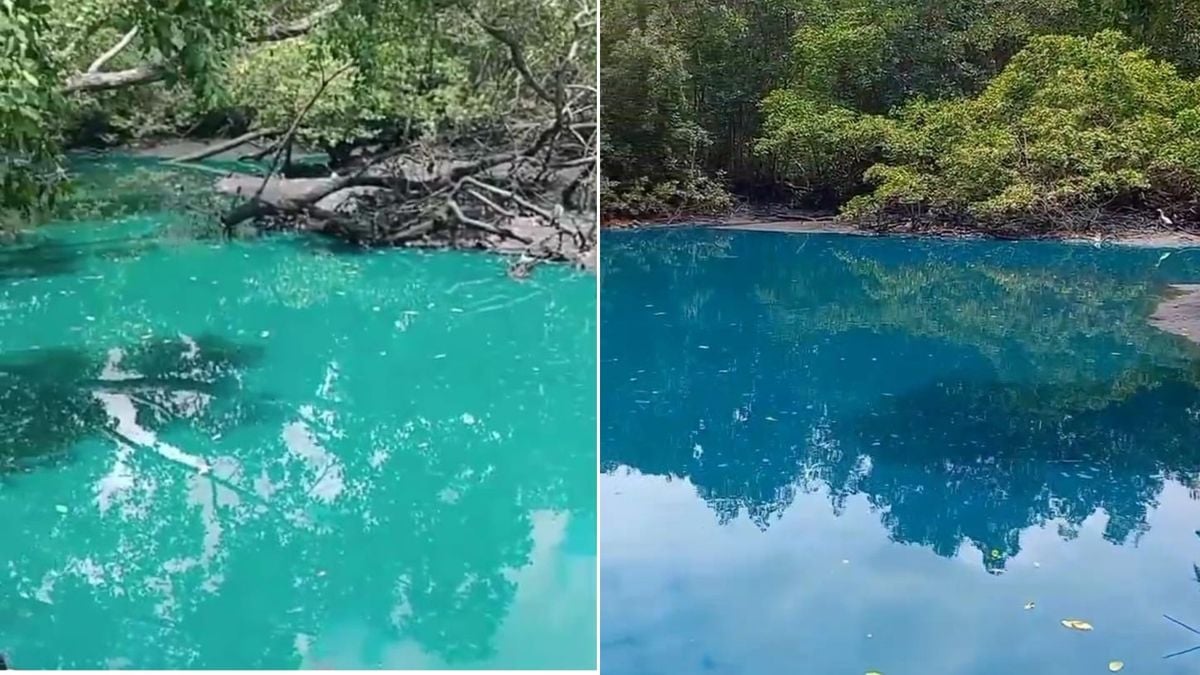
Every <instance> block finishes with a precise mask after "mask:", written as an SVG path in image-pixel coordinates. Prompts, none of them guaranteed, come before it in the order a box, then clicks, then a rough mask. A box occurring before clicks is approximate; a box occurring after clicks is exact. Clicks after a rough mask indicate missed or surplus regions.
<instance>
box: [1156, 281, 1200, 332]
mask: <svg viewBox="0 0 1200 675" xmlns="http://www.w3.org/2000/svg"><path fill="white" fill-rule="evenodd" d="M1149 322H1150V325H1151V326H1154V327H1155V328H1157V329H1159V330H1161V331H1164V332H1167V333H1171V334H1172V335H1178V336H1180V337H1183V338H1185V339H1187V340H1188V341H1190V342H1192V343H1194V344H1197V345H1200V284H1171V285H1170V286H1168V287H1167V290H1166V292H1165V293H1164V295H1163V299H1162V300H1161V301H1160V302H1159V303H1158V306H1157V307H1155V308H1154V313H1153V314H1151V315H1150V319H1149Z"/></svg>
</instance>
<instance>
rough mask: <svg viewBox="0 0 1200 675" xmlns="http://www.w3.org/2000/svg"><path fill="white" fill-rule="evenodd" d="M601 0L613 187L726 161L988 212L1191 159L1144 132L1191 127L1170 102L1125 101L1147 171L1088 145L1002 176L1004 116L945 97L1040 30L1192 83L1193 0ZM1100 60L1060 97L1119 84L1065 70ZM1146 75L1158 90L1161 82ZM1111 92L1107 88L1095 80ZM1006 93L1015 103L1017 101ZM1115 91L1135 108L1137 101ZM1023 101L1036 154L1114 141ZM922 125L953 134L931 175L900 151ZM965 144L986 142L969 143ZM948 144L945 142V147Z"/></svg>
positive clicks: (732, 175) (827, 187)
mask: <svg viewBox="0 0 1200 675" xmlns="http://www.w3.org/2000/svg"><path fill="white" fill-rule="evenodd" d="M604 10H605V11H604V13H603V18H602V20H603V25H602V41H603V43H604V51H603V60H602V64H601V68H602V79H603V82H604V110H603V116H604V127H605V136H604V138H605V142H606V145H605V147H604V151H603V159H604V170H605V175H606V176H608V177H609V178H613V179H615V180H616V181H618V182H619V183H620V184H621V185H625V186H632V185H635V184H636V183H635V182H633V181H634V179H636V178H637V177H639V176H645V177H647V178H648V179H649V182H650V183H651V184H653V183H659V182H663V181H667V180H687V179H688V177H689V176H692V175H699V174H706V173H709V174H711V173H712V172H715V171H719V170H723V171H725V172H726V174H727V176H728V177H729V180H730V182H731V184H732V185H733V186H734V187H735V189H738V190H744V191H754V190H760V189H774V188H775V187H776V186H786V187H788V188H790V189H791V190H792V191H793V193H794V194H795V195H796V196H797V197H798V198H800V199H801V200H806V201H808V202H810V203H819V204H825V205H833V204H844V203H845V202H846V201H847V200H849V199H851V198H852V197H854V196H855V195H860V194H862V193H864V192H866V191H869V190H870V186H871V185H883V186H886V187H885V188H884V189H883V190H882V191H881V192H879V193H878V194H877V196H880V197H882V196H883V195H886V198H887V199H893V198H895V199H900V200H909V199H918V200H920V196H921V195H926V194H929V193H930V191H947V192H948V193H953V194H954V195H956V197H955V199H957V200H959V201H963V200H965V201H963V203H964V204H966V203H970V204H982V203H983V202H985V201H989V200H993V199H994V200H996V201H995V202H994V204H995V205H996V206H997V207H1000V206H1002V205H1003V204H1005V203H1010V202H1011V203H1026V204H1028V203H1030V198H1028V195H1029V194H1031V193H1035V192H1037V193H1038V194H1039V195H1040V194H1041V193H1040V192H1039V190H1040V188H1041V186H1044V185H1049V184H1051V183H1053V184H1054V185H1055V188H1054V190H1055V195H1056V196H1055V198H1054V199H1055V200H1057V203H1066V202H1069V201H1070V198H1069V197H1070V195H1080V194H1102V193H1103V194H1114V193H1115V194H1127V193H1128V192H1129V190H1131V189H1133V187H1134V186H1141V187H1138V188H1137V189H1148V188H1149V189H1161V188H1162V186H1163V183H1164V181H1165V182H1172V181H1174V183H1175V185H1174V186H1173V187H1172V189H1173V190H1175V191H1177V192H1178V191H1181V190H1183V189H1184V188H1185V187H1186V186H1187V185H1188V181H1190V180H1191V178H1190V174H1189V173H1188V172H1187V171H1186V170H1183V169H1181V168H1180V167H1186V166H1188V162H1187V161H1186V160H1185V157H1184V156H1185V155H1187V154H1188V153H1190V152H1191V150H1190V149H1189V148H1187V147H1184V145H1186V144H1183V145H1179V146H1173V147H1168V146H1165V145H1162V144H1160V143H1158V142H1157V141H1156V140H1155V139H1157V138H1160V137H1162V136H1163V135H1164V134H1167V133H1169V132H1182V131H1183V130H1185V128H1187V124H1188V122H1187V119H1188V114H1189V113H1187V112H1185V111H1183V110H1182V109H1179V110H1176V109H1170V110H1167V111H1166V112H1163V109H1161V107H1155V105H1157V104H1147V107H1145V109H1144V112H1145V113H1146V114H1145V115H1140V116H1139V115H1131V113H1130V112H1129V109H1124V111H1123V113H1124V114H1126V116H1132V117H1140V120H1139V121H1138V122H1136V123H1134V122H1132V121H1130V122H1128V124H1124V123H1123V124H1124V126H1122V129H1121V131H1122V132H1123V133H1127V134H1131V135H1132V136H1131V137H1130V138H1128V139H1125V141H1124V142H1125V144H1126V145H1127V146H1129V147H1128V148H1126V149H1128V150H1130V151H1132V152H1138V151H1139V148H1140V151H1143V152H1155V153H1161V154H1160V156H1159V158H1158V159H1157V160H1156V162H1157V164H1156V165H1155V166H1154V167H1150V166H1149V165H1147V164H1145V162H1142V160H1141V159H1138V158H1137V157H1133V158H1131V159H1130V160H1129V164H1130V166H1129V167H1126V166H1124V165H1122V163H1121V162H1117V161H1108V162H1107V163H1104V162H1101V164H1103V166H1104V167H1105V168H1104V170H1101V169H1100V168H1097V166H1096V165H1095V162H1096V161H1098V158H1097V157H1092V158H1091V159H1088V160H1078V161H1076V159H1075V158H1074V157H1059V158H1057V159H1052V158H1049V157H1047V158H1045V159H1046V161H1047V162H1048V163H1050V164H1054V163H1055V162H1057V164H1055V166H1057V167H1058V170H1059V172H1060V175H1059V176H1058V178H1054V177H1052V176H1039V177H1038V178H1037V179H1036V180H1033V181H1024V182H1022V181H1016V182H1015V183H1014V182H1011V181H1010V180H1009V177H1008V176H1009V174H1010V173H1011V170H1012V169H1013V165H1012V164H1011V160H1012V156H1011V155H1010V154H1009V153H1006V152H1004V151H1002V148H1003V147H1005V144H1006V143H1008V141H1009V140H1010V139H1006V137H1005V134H1006V133H1011V132H1012V131H1013V130H1012V129H1008V130H1007V131H1006V130H1005V126H1004V125H1003V124H1001V125H999V127H990V126H988V125H987V124H983V125H982V126H980V127H979V128H971V129H960V128H958V127H957V126H955V125H956V124H958V121H961V120H959V118H963V117H967V118H969V117H973V116H975V114H976V113H975V112H973V111H967V110H966V109H965V108H963V107H962V105H960V104H959V103H956V102H960V101H962V100H965V98H966V97H976V96H982V95H983V92H984V91H985V90H989V91H990V87H992V86H993V84H994V81H997V78H1000V77H1002V76H1001V72H1002V71H1005V68H1006V67H1008V66H1009V64H1010V62H1011V61H1012V60H1013V59H1014V58H1019V57H1017V55H1018V54H1021V53H1023V50H1025V49H1026V47H1027V46H1030V45H1041V44H1050V43H1043V42H1042V41H1043V40H1047V39H1048V40H1054V39H1063V40H1071V39H1075V40H1083V39H1085V38H1091V37H1092V36H1095V35H1097V34H1104V35H1112V34H1109V33H1105V31H1111V30H1115V31H1119V32H1120V33H1121V34H1124V35H1125V36H1127V39H1128V40H1130V43H1129V44H1128V45H1127V46H1126V47H1123V48H1122V49H1120V50H1119V52H1120V53H1125V52H1134V51H1137V50H1138V49H1141V50H1144V52H1143V53H1142V60H1144V61H1147V62H1151V61H1154V62H1159V63H1163V64H1171V65H1173V66H1174V67H1175V69H1176V72H1177V73H1178V75H1173V77H1175V78H1177V79H1178V82H1183V83H1184V85H1185V86H1184V87H1183V90H1190V87H1191V84H1190V83H1188V82H1187V80H1188V78H1191V77H1194V76H1195V75H1196V74H1197V73H1200V3H1197V2H1191V1H1190V0H1165V1H1163V2H1147V1H1146V0H748V1H746V2H739V3H727V2H723V1H722V2H717V1H715V0H701V1H700V2H695V1H692V2H682V1H680V0H611V1H609V0H605V5H604ZM1054 36H1058V38H1055V37H1054ZM1096 39H1099V40H1111V39H1113V38H1112V37H1111V36H1110V37H1106V38H1096ZM1064 44H1066V43H1064ZM1071 44H1079V43H1071ZM1031 49H1035V51H1034V52H1029V53H1030V54H1042V53H1043V52H1040V51H1036V50H1038V49H1041V50H1043V51H1044V50H1045V49H1046V48H1045V47H1036V46H1034V47H1031ZM1047 56H1048V57H1053V56H1054V55H1052V54H1047ZM1024 58H1025V59H1026V60H1032V59H1035V58H1037V56H1028V57H1024ZM1105 67H1107V66H1106V65H1105V63H1104V62H1103V60H1102V59H1100V60H1090V61H1089V60H1084V61H1080V62H1078V63H1075V65H1073V66H1072V69H1073V74H1072V75H1071V77H1072V78H1075V81H1073V82H1063V83H1062V89H1061V91H1059V92H1058V94H1059V95H1061V96H1064V97H1067V98H1071V97H1076V98H1083V99H1085V100H1086V99H1088V98H1090V97H1091V96H1092V93H1091V92H1090V90H1089V89H1088V88H1089V87H1091V86H1108V85H1112V86H1118V83H1117V82H1115V81H1111V82H1107V84H1105V82H1106V78H1107V76H1106V75H1105V74H1104V73H1102V72H1101V73H1097V74H1096V75H1095V76H1094V77H1093V76H1091V75H1084V74H1081V73H1080V72H1079V71H1080V70H1081V69H1082V70H1086V69H1090V68H1098V69H1103V68H1105ZM1130 67H1132V66H1130ZM1157 72H1159V73H1160V76H1162V77H1166V75H1162V72H1165V71H1157ZM1009 77H1010V79H1012V76H1009ZM1131 77H1132V76H1131ZM1135 79H1136V78H1135ZM1178 82H1176V84H1178ZM1160 85H1161V86H1159V90H1160V91H1162V90H1164V89H1171V88H1172V87H1174V86H1175V84H1167V83H1166V82H1163V83H1160ZM1014 86H1015V85H1014ZM1146 86H1148V87H1149V86H1151V84H1150V83H1146ZM1052 89H1053V88H1052V87H1046V88H1043V94H1044V95H1045V96H1051V95H1053V94H1052V92H1051V90H1052ZM1113 95H1118V94H1117V92H1114V91H1107V92H1104V93H1102V96H1113ZM991 97H992V98H996V97H1000V98H1003V96H1002V95H1000V94H998V93H997V94H991ZM947 102H949V103H947ZM1009 103H1010V104H1011V105H1013V106H1016V107H1017V108H1021V104H1020V103H1019V101H1017V100H1016V99H1013V100H1012V101H1010V102H1009ZM1126 103H1127V104H1129V105H1133V106H1138V105H1141V102H1139V101H1137V100H1134V99H1130V100H1128V101H1126ZM945 105H949V106H950V108H948V109H947V108H944V106H945ZM978 105H986V103H979V104H978ZM1034 107H1039V106H1034ZM1042 107H1044V106H1042ZM1167 108H1171V107H1170V106H1167ZM1021 110H1024V109H1023V108H1021ZM1155 111H1157V113H1156V112H1155ZM1027 112H1029V114H1030V115H1031V117H1030V119H1027V120H1025V122H1024V123H1023V126H1022V129H1024V127H1025V126H1030V127H1031V128H1033V127H1036V128H1038V129H1042V130H1044V131H1045V132H1046V134H1047V135H1046V137H1045V143H1042V144H1040V145H1039V146H1038V147H1036V148H1034V149H1033V151H1034V152H1035V153H1036V152H1051V151H1052V149H1051V146H1052V145H1054V143H1053V142H1051V141H1050V140H1049V138H1050V136H1049V133H1050V131H1052V130H1056V131H1057V132H1058V133H1060V134H1063V135H1064V138H1061V139H1060V140H1059V143H1060V146H1061V147H1067V145H1069V144H1070V143H1074V142H1078V141H1086V142H1087V143H1093V144H1095V143H1099V144H1101V145H1104V144H1107V146H1108V148H1109V150H1108V151H1110V152H1111V151H1115V150H1114V148H1115V147H1116V146H1115V145H1113V143H1114V142H1110V141H1106V140H1097V139H1093V138H1091V137H1090V136H1089V137H1087V138H1086V139H1084V138H1082V137H1080V136H1078V135H1073V134H1076V132H1078V131H1079V127H1078V125H1076V124H1075V122H1071V123H1070V124H1066V125H1061V124H1059V121H1058V120H1056V119H1053V118H1052V117H1049V118H1046V119H1041V120H1040V121H1038V122H1037V123H1036V124H1035V120H1034V119H1033V117H1036V116H1037V115H1038V114H1039V113H1037V112H1035V111H1027ZM1042 113H1044V114H1050V113H1049V112H1048V111H1046V110H1043V111H1042ZM980 114H982V113H980ZM1064 114H1065V113H1064ZM1156 114H1160V115H1161V116H1162V117H1163V118H1162V119H1160V118H1159V117H1156V116H1155V115H1156ZM921 120H923V121H921ZM956 120H958V121H956ZM926 123H927V124H929V125H932V126H930V127H929V128H928V129H927V132H926V135H927V136H929V137H934V136H936V133H935V131H934V128H935V127H936V126H939V125H949V127H948V128H947V132H948V133H950V134H951V135H950V136H949V137H947V138H938V139H936V140H938V142H940V143H942V145H943V146H945V147H943V148H941V149H944V150H946V151H947V153H948V154H947V155H946V156H945V157H941V158H940V159H939V160H938V161H940V162H942V163H943V164H944V165H945V170H944V171H938V172H933V173H931V172H929V171H927V170H924V169H922V168H920V167H918V166H916V165H914V163H913V162H912V161H910V160H909V159H907V158H906V157H905V156H904V152H905V151H904V149H905V148H906V147H907V145H906V144H912V143H918V144H919V143H920V142H921V140H920V139H919V138H917V136H920V135H921V134H920V133H917V132H916V131H915V128H916V127H920V126H921V125H922V124H926ZM914 134H915V135H914ZM954 134H960V135H961V134H965V136H962V137H961V138H960V136H955V135H954ZM1110 135H1115V132H1114V133H1113V134H1110ZM1067 136H1069V138H1067ZM951 139H959V140H958V141H952V140H951ZM927 140H928V139H927ZM975 142H978V143H980V144H982V145H981V146H980V147H979V148H978V149H977V151H969V149H970V148H971V145H970V144H971V143H975ZM954 143H959V145H956V146H955V147H954V148H950V147H949V146H950V145H953V144H954ZM1061 147H1060V150H1061ZM925 151H930V150H929V148H926V149H925ZM1165 157H1171V158H1172V159H1171V160H1170V161H1167V160H1166V159H1165ZM1032 159H1033V160H1035V161H1038V159H1037V158H1036V157H1034V158H1032ZM922 161H932V160H927V159H923V160H922ZM876 165H878V166H876ZM1139 166H1141V167H1142V168H1143V169H1144V170H1142V171H1140V173H1139V171H1138V169H1137V167H1139ZM1071 172H1074V173H1073V174H1072V180H1067V179H1066V177H1067V174H1070V173H1071ZM951 173H953V176H951ZM1135 174H1137V175H1135ZM950 178H952V179H953V180H948V179H950ZM931 181H932V182H931ZM776 193H777V192H776ZM1001 195H1003V196H1001ZM1023 195H1024V196H1023ZM609 201H613V200H612V199H610V200H609ZM934 201H938V200H937V199H935V200H934ZM872 205H876V206H877V205H878V201H872V200H871V198H863V199H859V200H858V201H857V202H856V203H855V208H857V209H858V210H860V211H861V210H862V209H864V208H868V209H869V208H870V207H871V206H872Z"/></svg>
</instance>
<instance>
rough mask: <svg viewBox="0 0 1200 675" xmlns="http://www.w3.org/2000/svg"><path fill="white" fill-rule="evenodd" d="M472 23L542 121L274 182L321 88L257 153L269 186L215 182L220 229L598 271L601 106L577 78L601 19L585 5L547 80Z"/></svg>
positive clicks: (521, 270)
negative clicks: (304, 234)
mask: <svg viewBox="0 0 1200 675" xmlns="http://www.w3.org/2000/svg"><path fill="white" fill-rule="evenodd" d="M583 4H584V5H587V4H589V3H583ZM475 19H476V22H477V23H478V24H479V26H480V27H481V29H482V30H483V31H484V32H485V33H486V34H488V35H490V36H492V37H493V38H494V39H496V40H498V41H500V42H501V43H503V44H504V45H505V46H506V47H507V50H508V52H509V55H510V60H511V65H512V67H513V70H514V71H515V72H516V74H517V76H518V77H519V78H520V80H521V81H522V82H523V83H524V84H525V85H527V86H528V87H529V89H530V90H532V91H533V92H534V98H533V99H532V100H534V101H535V102H537V106H535V109H540V113H539V114H541V115H543V116H542V118H541V119H537V118H534V119H528V118H527V120H526V121H525V122H523V123H517V124H508V125H501V126H496V127H493V128H487V129H479V130H476V132H475V134H474V136H471V137H468V139H472V138H473V140H474V141H475V143H474V147H473V148H472V149H470V150H464V149H463V148H464V147H465V146H467V145H468V144H466V143H461V142H458V143H454V142H450V139H446V138H431V139H425V140H423V141H419V142H410V141H409V140H408V139H407V138H404V137H401V139H399V140H397V141H395V145H392V146H391V147H386V144H385V147H376V148H374V149H373V150H372V151H371V152H370V153H368V154H366V155H364V156H361V157H356V158H355V164H354V165H353V166H350V165H343V166H340V167H337V170H338V171H342V172H344V173H343V174H339V173H334V174H333V175H331V176H329V177H325V178H284V177H281V176H278V175H276V174H277V169H278V166H279V163H280V159H281V157H283V156H284V155H285V153H286V152H287V151H288V148H289V147H290V145H291V142H292V139H293V138H294V136H295V134H296V131H297V129H298V128H299V127H300V126H301V124H302V122H303V118H304V115H305V112H306V111H307V110H308V109H309V108H310V107H311V106H312V105H313V103H314V102H315V101H316V99H317V97H319V96H320V95H321V91H322V90H323V88H324V86H322V87H321V88H319V89H318V91H317V93H316V95H315V96H314V97H313V99H312V100H310V101H309V103H308V105H306V106H305V107H304V108H303V109H302V110H301V111H300V112H299V113H298V114H297V115H296V116H295V118H294V119H293V121H292V123H291V125H290V126H289V128H288V130H287V131H286V132H285V133H284V135H283V136H282V138H280V139H278V140H277V141H276V142H275V143H274V144H272V145H271V146H270V147H269V149H268V150H266V151H263V152H261V153H260V158H263V157H266V156H267V155H269V154H274V158H273V161H272V165H271V168H270V170H269V171H268V172H267V174H266V175H265V176H258V175H246V174H230V175H227V176H225V177H224V178H222V179H221V180H219V181H218V182H217V184H216V186H215V187H216V190H217V191H218V192H219V193H221V194H225V195H229V196H231V197H234V198H235V204H234V206H233V207H232V208H231V209H230V210H229V211H228V212H226V213H225V214H224V215H223V216H222V219H221V220H222V223H223V225H224V226H225V227H226V229H227V231H228V232H230V233H232V231H233V229H234V228H235V227H236V226H237V225H239V224H240V223H243V222H245V221H247V220H256V221H258V222H259V224H260V225H262V226H264V227H267V228H285V227H286V228H296V229H304V230H310V231H317V232H322V233H325V234H328V235H331V236H336V237H340V238H343V239H347V240H351V241H354V242H358V243H361V244H364V245H374V246H420V247H453V248H480V249H486V250H491V251H496V252H500V253H505V254H511V255H513V256H514V257H515V262H513V264H512V265H511V267H510V271H511V273H512V275H513V276H514V277H521V276H524V275H526V274H528V272H529V270H530V269H531V268H532V267H533V266H534V265H535V264H537V263H538V262H539V261H544V260H557V261H570V262H573V263H576V264H579V265H582V266H590V265H592V264H594V261H595V248H596V226H595V222H596V214H595V183H596V175H597V168H598V167H597V146H598V136H597V125H596V119H595V113H596V105H597V102H598V101H597V95H596V88H595V87H594V86H593V84H590V83H588V82H579V81H576V80H577V79H578V78H580V77H587V78H588V80H589V81H590V80H591V79H592V78H594V67H593V66H591V65H590V64H579V63H577V61H578V52H579V50H580V42H581V41H582V40H584V39H594V38H593V36H594V28H595V10H594V9H593V8H591V7H588V6H584V7H583V8H582V9H581V10H580V12H579V13H578V14H577V15H576V16H575V18H574V26H573V28H574V31H575V33H574V34H575V40H574V42H573V43H572V44H571V45H570V46H569V48H568V49H567V50H566V51H565V53H564V54H562V55H561V57H560V58H558V59H557V61H556V63H555V65H554V68H553V70H552V71H551V72H549V73H546V74H544V75H542V76H540V77H539V76H538V74H535V73H534V72H533V70H532V69H531V67H530V65H529V62H528V60H527V59H526V57H525V52H524V47H523V46H522V45H521V44H520V42H519V41H517V40H516V39H515V38H514V37H513V36H512V35H511V34H510V33H509V32H507V31H505V30H504V29H502V28H500V27H497V26H494V25H491V24H489V23H486V22H484V21H483V20H482V19H480V18H479V17H476V18H475ZM338 74H340V73H334V74H333V75H331V76H330V78H327V79H326V80H325V83H326V84H327V83H328V81H329V79H332V77H336V76H337V75H338ZM528 107H529V106H528V105H526V106H525V108H526V109H528ZM235 140H237V139H235ZM459 140H462V139H459ZM231 142H232V141H231Z"/></svg>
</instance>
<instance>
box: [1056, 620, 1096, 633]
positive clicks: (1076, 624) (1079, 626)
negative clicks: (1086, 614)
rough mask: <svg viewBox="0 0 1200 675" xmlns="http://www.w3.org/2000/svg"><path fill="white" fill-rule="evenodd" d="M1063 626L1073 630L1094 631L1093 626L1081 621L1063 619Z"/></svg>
mask: <svg viewBox="0 0 1200 675" xmlns="http://www.w3.org/2000/svg"><path fill="white" fill-rule="evenodd" d="M1062 625H1063V626H1066V627H1067V628H1070V629H1072V630H1084V631H1087V630H1093V626H1092V624H1090V623H1088V622H1087V621H1083V620H1080V619H1063V620H1062Z"/></svg>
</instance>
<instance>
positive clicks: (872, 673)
mask: <svg viewBox="0 0 1200 675" xmlns="http://www.w3.org/2000/svg"><path fill="white" fill-rule="evenodd" d="M867 675H883V673H881V672H879V671H878V670H868V671H867Z"/></svg>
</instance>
